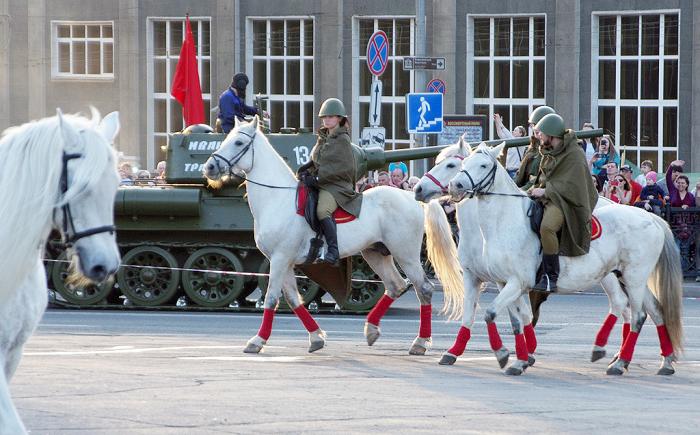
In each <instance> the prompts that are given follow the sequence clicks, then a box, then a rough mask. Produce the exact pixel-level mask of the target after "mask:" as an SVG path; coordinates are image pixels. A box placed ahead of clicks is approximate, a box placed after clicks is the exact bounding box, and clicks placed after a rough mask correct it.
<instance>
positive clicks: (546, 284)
mask: <svg viewBox="0 0 700 435" xmlns="http://www.w3.org/2000/svg"><path fill="white" fill-rule="evenodd" d="M531 290H532V291H536V292H543V293H556V292H557V282H556V281H552V280H551V279H550V278H549V275H547V274H546V273H545V274H543V275H542V278H540V281H539V282H538V283H537V284H535V285H534V286H533V287H532V288H531Z"/></svg>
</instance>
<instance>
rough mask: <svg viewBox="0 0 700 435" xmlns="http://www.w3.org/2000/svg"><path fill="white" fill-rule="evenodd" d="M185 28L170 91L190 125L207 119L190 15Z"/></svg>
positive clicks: (186, 122)
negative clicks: (205, 117)
mask: <svg viewBox="0 0 700 435" xmlns="http://www.w3.org/2000/svg"><path fill="white" fill-rule="evenodd" d="M185 28H186V30H185V40H184V41H182V49H181V50H180V60H178V62H177V68H176V69H175V77H174V78H173V88H172V91H171V92H170V93H171V94H172V96H173V98H175V99H176V100H177V101H179V102H180V104H182V115H183V117H184V118H185V126H188V125H192V124H200V123H204V122H205V119H204V102H203V101H202V88H201V87H200V86H199V72H198V71H197V50H196V49H195V46H194V37H193V36H192V27H190V17H189V15H188V16H187V20H186V25H185Z"/></svg>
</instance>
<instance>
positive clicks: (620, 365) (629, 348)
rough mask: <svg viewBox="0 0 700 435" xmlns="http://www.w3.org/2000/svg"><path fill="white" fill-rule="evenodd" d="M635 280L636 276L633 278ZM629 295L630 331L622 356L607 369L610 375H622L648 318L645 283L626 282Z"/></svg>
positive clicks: (623, 346) (621, 351)
mask: <svg viewBox="0 0 700 435" xmlns="http://www.w3.org/2000/svg"><path fill="white" fill-rule="evenodd" d="M632 279H633V280H635V277H633V278H632ZM626 283H627V290H628V295H629V297H630V298H629V304H630V312H631V313H632V319H631V320H632V321H631V324H630V333H629V335H627V338H626V339H625V342H624V344H623V345H622V349H620V357H619V358H618V359H617V361H615V362H613V363H612V364H611V365H610V366H609V367H608V370H607V374H609V375H622V374H623V373H624V371H625V369H626V368H627V366H628V365H629V363H630V362H631V361H632V355H633V353H634V348H635V346H636V344H637V338H638V337H639V333H640V332H641V330H642V325H644V321H645V320H646V318H647V313H646V312H645V311H644V297H645V294H646V292H647V291H648V290H647V288H646V285H644V284H643V283H641V284H640V283H634V282H631V283H630V282H626ZM635 284H636V285H635Z"/></svg>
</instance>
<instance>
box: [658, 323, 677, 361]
mask: <svg viewBox="0 0 700 435" xmlns="http://www.w3.org/2000/svg"><path fill="white" fill-rule="evenodd" d="M656 332H657V333H658V334H659V343H661V355H663V356H669V355H671V354H672V353H673V345H672V344H671V338H670V337H669V336H668V331H667V330H666V325H658V326H657V327H656Z"/></svg>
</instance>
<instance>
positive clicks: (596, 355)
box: [591, 346, 605, 362]
mask: <svg viewBox="0 0 700 435" xmlns="http://www.w3.org/2000/svg"><path fill="white" fill-rule="evenodd" d="M602 358H605V349H604V348H602V347H600V346H593V351H592V352H591V362H596V361H598V360H599V359H602Z"/></svg>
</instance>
